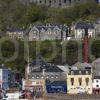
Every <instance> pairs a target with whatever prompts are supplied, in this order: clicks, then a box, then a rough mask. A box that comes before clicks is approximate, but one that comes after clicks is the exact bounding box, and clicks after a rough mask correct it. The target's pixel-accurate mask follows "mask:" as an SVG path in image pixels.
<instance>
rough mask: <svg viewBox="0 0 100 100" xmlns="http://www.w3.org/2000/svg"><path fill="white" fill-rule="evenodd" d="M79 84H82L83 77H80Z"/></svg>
mask: <svg viewBox="0 0 100 100" xmlns="http://www.w3.org/2000/svg"><path fill="white" fill-rule="evenodd" d="M79 85H80V86H81V85H82V78H79Z"/></svg>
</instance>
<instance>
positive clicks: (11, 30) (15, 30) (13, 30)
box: [7, 28, 25, 32]
mask: <svg viewBox="0 0 100 100" xmlns="http://www.w3.org/2000/svg"><path fill="white" fill-rule="evenodd" d="M7 31H9V32H24V31H25V30H24V29H16V28H13V29H10V28H9V29H7Z"/></svg>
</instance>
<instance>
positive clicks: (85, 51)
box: [83, 29, 89, 63]
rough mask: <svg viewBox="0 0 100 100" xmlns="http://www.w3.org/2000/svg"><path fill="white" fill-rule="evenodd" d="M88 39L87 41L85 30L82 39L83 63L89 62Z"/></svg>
mask: <svg viewBox="0 0 100 100" xmlns="http://www.w3.org/2000/svg"><path fill="white" fill-rule="evenodd" d="M88 43H89V39H88V29H85V36H84V39H83V62H86V63H88V62H89V59H88V58H89V44H88Z"/></svg>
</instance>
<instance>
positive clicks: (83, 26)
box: [71, 21, 97, 40]
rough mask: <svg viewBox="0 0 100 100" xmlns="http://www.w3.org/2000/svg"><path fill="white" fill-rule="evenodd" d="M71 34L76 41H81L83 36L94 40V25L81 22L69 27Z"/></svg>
mask: <svg viewBox="0 0 100 100" xmlns="http://www.w3.org/2000/svg"><path fill="white" fill-rule="evenodd" d="M71 34H72V35H73V37H74V38H75V39H76V40H79V39H83V38H84V36H85V35H88V37H89V38H96V36H97V34H96V31H95V26H94V24H93V23H86V22H83V21H80V22H77V23H75V24H73V25H72V26H71Z"/></svg>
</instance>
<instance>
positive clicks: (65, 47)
mask: <svg viewBox="0 0 100 100" xmlns="http://www.w3.org/2000/svg"><path fill="white" fill-rule="evenodd" d="M17 42H18V48H19V49H17V50H18V51H17V52H18V55H17V56H16V57H15V58H14V59H12V61H7V60H6V59H7V58H8V59H10V58H11V57H12V56H13V55H14V52H15V50H16V48H15V44H14V43H13V42H12V41H9V40H5V41H4V42H3V43H1V54H2V56H3V58H0V64H2V63H5V64H6V65H7V66H9V67H11V68H12V69H15V70H18V71H21V72H22V73H23V72H24V68H25V65H26V64H27V54H28V52H27V48H26V47H25V45H26V44H25V42H22V41H17ZM28 44H29V54H30V62H32V61H33V60H34V59H35V58H36V54H38V53H39V54H41V55H42V57H43V58H44V59H45V61H47V62H51V63H55V64H69V65H72V64H74V63H76V62H77V61H78V60H80V59H79V58H78V56H79V54H78V53H80V54H81V53H82V52H79V49H82V48H78V47H79V45H80V44H79V43H78V42H77V41H72V40H71V41H65V42H61V41H42V42H40V41H38V42H36V41H33V42H29V43H28ZM91 47H92V48H91V51H92V54H91V55H92V56H94V57H95V59H96V58H98V57H100V40H94V41H93V43H92V45H91ZM38 50H39V51H40V52H36V51H38ZM91 55H89V57H90V59H91ZM93 60H94V59H93ZM91 61H92V60H91Z"/></svg>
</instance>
